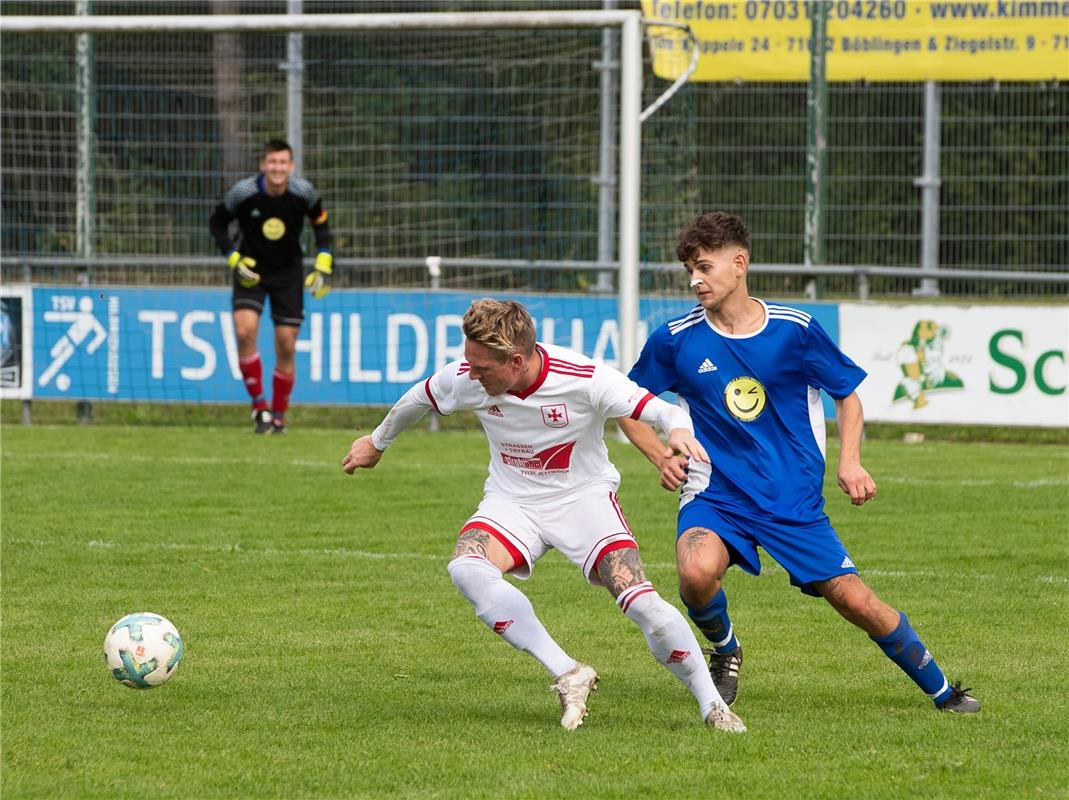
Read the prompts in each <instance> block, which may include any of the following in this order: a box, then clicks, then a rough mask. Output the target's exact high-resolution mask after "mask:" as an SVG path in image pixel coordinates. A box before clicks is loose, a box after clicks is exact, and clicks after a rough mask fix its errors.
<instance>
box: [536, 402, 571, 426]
mask: <svg viewBox="0 0 1069 800" xmlns="http://www.w3.org/2000/svg"><path fill="white" fill-rule="evenodd" d="M542 422H544V423H546V425H548V426H549V427H551V428H563V427H565V426H567V424H568V406H567V405H566V404H564V403H554V404H553V405H551V406H542Z"/></svg>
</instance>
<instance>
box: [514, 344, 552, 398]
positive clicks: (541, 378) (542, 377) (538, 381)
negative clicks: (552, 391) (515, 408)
mask: <svg viewBox="0 0 1069 800" xmlns="http://www.w3.org/2000/svg"><path fill="white" fill-rule="evenodd" d="M535 350H536V351H537V352H538V354H539V355H540V356H541V357H542V369H541V370H540V371H539V373H538V377H537V378H535V380H534V383H532V384H531V385H530V386H528V387H527V388H526V389H524V390H523V391H522V392H513V391H511V390H510V391H509V394H511V395H513V396H514V397H518V398H520V399H521V400H526V399H527V398H528V397H530V396H531V395H532V394H534V393H535V392H537V391H538V390H539V389H541V388H542V384H543V383H545V382H546V376H547V375H548V374H549V356H548V355H546V351H545V350H543V349H542V345H540V344H536V345H535Z"/></svg>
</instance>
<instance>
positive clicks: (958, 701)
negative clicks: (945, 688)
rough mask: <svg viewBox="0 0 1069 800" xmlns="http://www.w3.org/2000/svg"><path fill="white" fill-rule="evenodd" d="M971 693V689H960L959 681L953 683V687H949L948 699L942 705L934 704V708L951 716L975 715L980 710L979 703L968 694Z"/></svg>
mask: <svg viewBox="0 0 1069 800" xmlns="http://www.w3.org/2000/svg"><path fill="white" fill-rule="evenodd" d="M971 691H972V689H962V688H961V681H954V685H953V686H951V687H950V697H948V698H947V699H946V700H944V701H943V702H942V703H936V704H935V707H936V708H937V709H939V710H940V711H949V712H950V713H951V714H976V713H977V712H979V710H980V701H979V700H977V699H976V698H975V697H973V696H971V695H970V694H969V692H971Z"/></svg>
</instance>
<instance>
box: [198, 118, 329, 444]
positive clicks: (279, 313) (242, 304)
mask: <svg viewBox="0 0 1069 800" xmlns="http://www.w3.org/2000/svg"><path fill="white" fill-rule="evenodd" d="M293 168H294V163H293V151H292V150H291V149H290V146H289V144H287V143H286V142H284V141H283V140H281V139H272V140H271V141H269V142H267V143H266V144H265V145H264V147H263V155H262V158H261V160H260V172H259V173H258V174H256V175H252V176H250V177H248V178H244V179H242V180H240V181H238V182H237V183H235V184H234V185H233V186H231V187H230V190H229V191H228V192H227V193H226V195H225V196H224V197H223V201H222V202H221V203H220V204H219V205H218V206H216V208H215V212H214V213H213V214H212V217H211V221H210V223H209V224H210V228H211V232H212V236H213V237H215V241H216V243H217V244H218V245H219V248H220V249H221V250H222V251H223V253H224V254H225V255H226V257H227V263H228V264H229V266H230V270H231V272H232V274H233V283H234V299H233V306H234V333H235V335H236V337H237V341H238V363H239V365H240V367H241V375H242V377H243V378H244V380H245V388H246V389H247V390H248V392H249V397H250V398H252V421H253V430H254V431H255V432H256V433H285V432H286V422H285V414H286V409H287V408H288V407H289V399H290V394H291V392H292V391H293V383H294V377H295V372H296V364H295V359H294V356H295V353H296V350H297V332H298V331H299V330H300V328H301V322H302V321H303V320H304V294H303V287H302V277H303V275H302V273H303V265H302V259H303V252H302V250H301V230H302V229H303V227H304V218H305V217H308V219H309V220H311V223H312V232H313V233H314V234H315V243H316V250H317V254H316V260H315V267H314V268H313V269H312V270H311V271H310V272H309V273H308V275H307V277H304V278H303V286H305V287H307V288H308V290H309V291H310V292H311V293H312V296H313V297H314V298H316V299H317V300H318V299H320V298H322V297H323V296H324V295H326V293H327V292H329V291H330V277H331V270H332V265H333V256H332V255H331V252H330V245H331V236H330V226H328V225H327V212H326V211H324V210H323V204H322V203H321V202H320V200H319V196H318V195H317V194H316V190H315V188H313V186H312V184H311V183H309V182H308V181H306V180H305V179H304V178H297V177H294V176H293ZM235 220H236V221H237V237H236V238H234V237H233V236H232V234H231V232H230V228H231V223H232V222H234V221H235ZM268 297H270V298H271V319H272V321H273V322H274V324H275V371H274V374H273V376H272V398H271V408H270V410H269V409H268V404H267V396H266V394H265V393H264V382H263V364H262V363H261V360H260V351H259V346H258V345H257V340H258V336H259V332H260V314H261V313H262V312H263V310H264V301H265V299H266V298H268Z"/></svg>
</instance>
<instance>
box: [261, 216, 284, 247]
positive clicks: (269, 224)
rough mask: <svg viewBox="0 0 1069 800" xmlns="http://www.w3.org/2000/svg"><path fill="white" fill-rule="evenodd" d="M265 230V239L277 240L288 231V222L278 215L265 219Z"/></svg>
mask: <svg viewBox="0 0 1069 800" xmlns="http://www.w3.org/2000/svg"><path fill="white" fill-rule="evenodd" d="M263 232H264V238H265V239H269V240H270V241H272V242H276V241H278V240H279V239H281V238H282V237H283V235H284V234H285V233H286V223H285V222H283V221H282V220H280V219H279V218H278V217H271V218H270V219H267V220H264V226H263Z"/></svg>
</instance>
